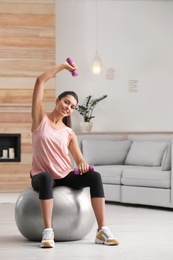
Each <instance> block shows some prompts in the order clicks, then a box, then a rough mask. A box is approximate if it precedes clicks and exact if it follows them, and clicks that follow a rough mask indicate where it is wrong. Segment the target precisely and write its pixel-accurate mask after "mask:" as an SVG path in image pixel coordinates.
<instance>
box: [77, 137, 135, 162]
mask: <svg viewBox="0 0 173 260" xmlns="http://www.w3.org/2000/svg"><path fill="white" fill-rule="evenodd" d="M130 146H131V141H130V140H124V141H111V140H88V139H84V140H82V152H83V155H84V157H85V160H86V161H87V163H88V164H93V165H114V164H120V165H121V164H123V163H124V161H125V158H126V156H127V153H128V151H129V149H130Z"/></svg>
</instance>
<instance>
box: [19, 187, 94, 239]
mask: <svg viewBox="0 0 173 260" xmlns="http://www.w3.org/2000/svg"><path fill="white" fill-rule="evenodd" d="M53 198H54V206H53V216H52V227H53V230H54V235H55V241H72V240H79V239H82V238H84V237H85V236H86V235H87V234H88V233H89V232H90V230H91V229H92V227H93V225H94V222H95V220H94V219H95V218H94V213H93V209H92V206H91V200H90V195H89V190H88V188H84V189H80V190H74V189H72V188H69V187H65V186H61V187H55V188H54V189H53ZM15 221H16V225H17V227H18V229H19V231H20V233H21V234H22V235H23V236H24V237H25V238H27V239H28V240H31V241H41V239H42V232H43V230H44V223H43V218H42V213H41V207H40V201H39V194H38V192H37V191H34V190H33V189H32V188H29V189H27V190H25V191H23V192H22V193H21V194H20V195H19V197H18V199H17V201H16V205H15Z"/></svg>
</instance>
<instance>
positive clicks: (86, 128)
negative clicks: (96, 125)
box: [80, 122, 93, 132]
mask: <svg viewBox="0 0 173 260" xmlns="http://www.w3.org/2000/svg"><path fill="white" fill-rule="evenodd" d="M92 126H93V122H80V128H81V132H91V129H92Z"/></svg>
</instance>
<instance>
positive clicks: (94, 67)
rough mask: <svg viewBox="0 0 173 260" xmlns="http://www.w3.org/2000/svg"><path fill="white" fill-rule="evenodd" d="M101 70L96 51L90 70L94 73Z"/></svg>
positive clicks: (96, 73) (97, 73)
mask: <svg viewBox="0 0 173 260" xmlns="http://www.w3.org/2000/svg"><path fill="white" fill-rule="evenodd" d="M101 71H102V62H101V59H100V58H99V56H98V53H97V52H96V55H95V57H94V59H93V61H92V72H93V74H94V75H99V74H100V73H101Z"/></svg>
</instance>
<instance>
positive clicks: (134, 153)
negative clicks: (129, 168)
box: [125, 141, 168, 166]
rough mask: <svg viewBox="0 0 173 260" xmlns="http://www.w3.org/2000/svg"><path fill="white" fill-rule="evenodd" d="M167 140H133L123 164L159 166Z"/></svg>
mask: <svg viewBox="0 0 173 260" xmlns="http://www.w3.org/2000/svg"><path fill="white" fill-rule="evenodd" d="M167 145H168V143H167V142H157V141H136V142H133V143H132V145H131V148H130V151H129V153H128V155H127V158H126V160H125V164H126V165H127V164H129V165H141V166H161V162H162V158H163V154H164V152H165V149H166V148H167Z"/></svg>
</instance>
